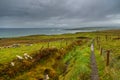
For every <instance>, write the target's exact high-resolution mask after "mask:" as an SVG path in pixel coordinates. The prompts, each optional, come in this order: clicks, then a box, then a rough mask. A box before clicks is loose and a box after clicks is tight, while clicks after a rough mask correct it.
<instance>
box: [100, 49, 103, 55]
mask: <svg viewBox="0 0 120 80" xmlns="http://www.w3.org/2000/svg"><path fill="white" fill-rule="evenodd" d="M102 52H103V49H102V48H100V55H101V56H102Z"/></svg>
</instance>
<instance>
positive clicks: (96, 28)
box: [65, 27, 120, 31]
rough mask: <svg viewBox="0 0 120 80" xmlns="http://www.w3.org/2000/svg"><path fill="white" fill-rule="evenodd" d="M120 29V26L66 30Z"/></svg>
mask: <svg viewBox="0 0 120 80" xmlns="http://www.w3.org/2000/svg"><path fill="white" fill-rule="evenodd" d="M113 29H120V27H81V28H69V29H65V30H97V31H98V30H113Z"/></svg>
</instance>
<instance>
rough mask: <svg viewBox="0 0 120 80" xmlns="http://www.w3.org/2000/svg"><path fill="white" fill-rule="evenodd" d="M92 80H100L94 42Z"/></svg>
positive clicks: (92, 48) (92, 46) (92, 47)
mask: <svg viewBox="0 0 120 80" xmlns="http://www.w3.org/2000/svg"><path fill="white" fill-rule="evenodd" d="M91 69H92V72H91V80H99V76H98V69H97V65H96V60H95V54H94V44H93V43H92V44H91Z"/></svg>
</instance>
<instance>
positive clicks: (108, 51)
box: [106, 50, 110, 66]
mask: <svg viewBox="0 0 120 80" xmlns="http://www.w3.org/2000/svg"><path fill="white" fill-rule="evenodd" d="M109 59H110V50H107V61H106V66H109V61H110V60H109Z"/></svg>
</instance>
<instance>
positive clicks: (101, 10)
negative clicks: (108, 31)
mask: <svg viewBox="0 0 120 80" xmlns="http://www.w3.org/2000/svg"><path fill="white" fill-rule="evenodd" d="M119 15H120V0H0V26H1V27H2V26H7V27H13V26H15V27H21V26H22V27H43V26H47V27H51V26H60V27H62V26H63V27H64V26H80V25H81V26H85V25H89V24H91V25H97V24H102V25H104V24H105V25H108V24H109V23H110V25H111V22H112V23H113V24H118V23H119V19H120V17H119ZM116 17H117V18H116ZM115 21H117V23H115Z"/></svg>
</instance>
